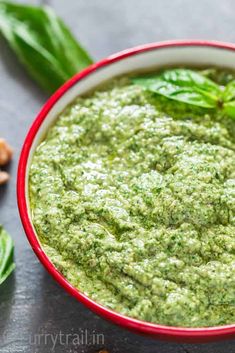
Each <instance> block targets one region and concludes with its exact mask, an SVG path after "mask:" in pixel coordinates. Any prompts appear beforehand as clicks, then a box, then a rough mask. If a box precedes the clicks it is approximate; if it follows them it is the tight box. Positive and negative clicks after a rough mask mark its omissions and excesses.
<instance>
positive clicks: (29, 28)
mask: <svg viewBox="0 0 235 353" xmlns="http://www.w3.org/2000/svg"><path fill="white" fill-rule="evenodd" d="M0 32H1V33H2V35H3V36H4V37H5V39H6V40H7V41H8V43H9V45H10V47H11V48H12V49H13V50H14V52H15V53H16V55H17V57H18V58H19V60H20V61H21V63H22V64H23V65H24V66H25V67H26V69H27V70H28V72H29V73H30V74H31V76H32V77H33V78H34V79H35V80H36V81H37V82H38V83H39V84H40V85H41V86H42V87H43V88H44V89H45V90H46V91H48V92H53V91H55V90H56V89H57V88H58V87H59V86H61V85H62V84H63V83H64V82H65V81H66V80H68V79H69V78H70V77H71V76H73V75H74V74H76V73H77V72H79V71H80V70H82V69H83V68H85V67H86V66H88V65H90V64H91V63H92V59H91V57H90V56H89V55H88V54H87V52H86V51H85V50H84V49H83V48H82V47H81V46H80V44H79V43H78V42H77V41H76V39H75V38H74V37H73V35H72V34H71V32H70V30H69V29H68V28H67V27H66V25H65V24H64V23H63V21H62V20H61V19H60V18H59V17H58V16H56V14H55V13H54V12H53V10H52V9H50V8H49V7H34V6H27V5H19V4H15V3H10V2H7V1H0Z"/></svg>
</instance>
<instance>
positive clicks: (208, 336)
mask: <svg viewBox="0 0 235 353" xmlns="http://www.w3.org/2000/svg"><path fill="white" fill-rule="evenodd" d="M167 47H214V48H217V49H225V50H229V51H235V44H232V43H226V42H218V41H206V40H171V41H164V42H154V43H149V44H145V45H140V46H136V47H133V48H130V49H126V50H123V51H121V52H118V53H116V54H113V55H110V56H108V57H107V58H105V59H103V60H101V61H99V62H97V63H95V64H92V65H90V66H89V67H87V68H86V69H84V70H82V71H81V72H79V73H78V74H76V75H75V76H73V77H72V78H71V79H70V80H69V81H67V82H66V83H65V84H64V85H63V86H61V87H60V88H59V89H58V90H57V91H56V92H55V93H54V94H53V95H52V96H51V97H50V98H49V99H48V101H47V102H46V103H45V104H44V106H43V108H42V109H41V111H40V112H39V114H38V115H37V117H36V119H35V120H34V121H33V123H32V125H31V127H30V129H29V131H28V133H27V136H26V138H25V141H24V144H23V147H22V150H21V154H20V159H19V164H18V174H17V202H18V209H19V214H20V218H21V221H22V224H23V227H24V230H25V233H26V236H27V238H28V241H29V243H30V245H31V247H32V249H33V250H34V252H35V254H36V256H37V257H38V259H39V260H40V262H41V263H42V264H43V265H44V267H45V268H46V269H47V271H48V272H49V273H50V274H51V275H52V277H53V278H54V279H55V280H56V281H57V282H58V283H59V284H60V285H61V286H62V287H63V288H64V289H65V290H66V291H67V292H68V293H70V294H71V295H72V296H73V297H75V298H76V299H77V300H78V301H80V302H81V303H83V304H84V305H85V306H87V307H88V308H89V309H91V310H92V311H93V312H95V313H96V314H99V315H100V316H102V317H104V318H106V319H108V320H110V321H112V322H113V323H116V324H118V325H120V326H122V327H124V328H127V329H130V330H133V331H136V332H138V333H142V334H147V335H151V336H154V337H157V338H160V339H165V340H174V341H180V342H182V341H184V342H203V341H211V340H216V339H225V338H228V337H232V336H234V335H235V324H231V325H223V326H215V327H199V328H188V327H175V326H166V325H160V324H155V323H151V322H146V321H141V320H137V319H134V318H131V317H128V316H124V315H122V314H120V313H118V312H115V311H113V310H110V309H108V308H106V307H105V306H103V305H100V304H98V303H96V302H95V301H93V300H92V299H90V298H89V297H88V296H86V295H85V294H83V293H82V292H80V291H79V290H78V289H76V288H75V287H73V286H72V285H71V284H70V283H69V281H67V280H66V278H65V277H64V276H63V275H62V274H61V273H60V272H59V271H58V270H57V269H56V267H55V266H54V265H53V264H52V262H51V261H50V259H49V257H48V256H47V255H46V254H45V252H44V251H43V249H42V247H41V245H40V243H39V241H38V239H37V235H36V232H35V231H34V229H33V227H32V225H31V221H30V216H29V212H28V210H27V196H26V178H27V165H28V158H29V155H30V150H31V147H32V144H33V141H34V138H35V137H36V135H37V132H38V130H39V128H40V126H41V124H42V122H43V121H44V119H46V117H47V115H48V113H49V111H50V110H51V109H52V107H53V106H54V105H55V104H56V103H57V101H58V100H59V99H60V98H61V97H62V96H63V95H64V94H65V93H66V92H67V91H68V90H69V89H70V88H71V87H73V86H74V85H75V84H76V83H77V82H78V81H80V80H82V79H84V78H86V77H87V76H88V75H90V74H92V73H93V72H95V71H96V70H98V69H99V68H102V67H105V66H107V65H110V64H112V63H114V62H116V61H119V60H123V59H125V58H127V57H130V56H133V55H136V54H140V53H143V52H146V51H151V50H157V49H160V48H167Z"/></svg>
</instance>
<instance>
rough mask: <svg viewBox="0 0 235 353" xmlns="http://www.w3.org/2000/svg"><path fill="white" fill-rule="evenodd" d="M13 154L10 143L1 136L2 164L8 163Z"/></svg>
mask: <svg viewBox="0 0 235 353" xmlns="http://www.w3.org/2000/svg"><path fill="white" fill-rule="evenodd" d="M12 155H13V149H12V148H11V146H9V145H8V143H7V142H6V141H5V140H4V139H2V138H0V166H1V165H5V164H7V163H8V162H9V161H10V160H11V158H12Z"/></svg>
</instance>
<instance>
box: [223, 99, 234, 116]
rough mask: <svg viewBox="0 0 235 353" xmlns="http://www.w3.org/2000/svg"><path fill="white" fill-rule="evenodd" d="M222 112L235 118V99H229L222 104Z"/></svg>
mask: <svg viewBox="0 0 235 353" xmlns="http://www.w3.org/2000/svg"><path fill="white" fill-rule="evenodd" d="M223 112H224V113H225V114H227V115H228V116H230V117H231V118H233V119H235V101H231V102H228V103H224V104H223Z"/></svg>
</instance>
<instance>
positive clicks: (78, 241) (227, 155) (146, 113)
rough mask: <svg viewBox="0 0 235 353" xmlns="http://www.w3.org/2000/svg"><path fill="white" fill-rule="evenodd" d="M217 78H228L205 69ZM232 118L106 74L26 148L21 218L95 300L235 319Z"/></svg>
mask: <svg viewBox="0 0 235 353" xmlns="http://www.w3.org/2000/svg"><path fill="white" fill-rule="evenodd" d="M205 74H207V75H208V76H210V77H211V78H213V79H215V80H217V81H219V83H221V84H223V82H224V81H225V80H230V79H231V78H232V76H231V75H232V74H230V73H227V72H217V71H216V70H207V72H205ZM234 133H235V121H234V120H232V119H229V118H228V117H226V116H222V115H219V114H217V113H216V112H214V111H213V110H205V109H204V110H202V109H200V108H195V107H194V108H190V107H188V106H185V105H184V104H181V103H177V102H172V101H168V100H167V99H164V98H160V97H158V96H156V95H154V94H153V93H149V92H147V91H145V90H143V89H142V88H140V87H138V86H135V85H133V84H131V82H130V80H129V79H128V78H122V79H119V80H116V81H114V82H112V83H110V84H109V85H107V86H106V87H104V88H103V89H102V90H98V91H97V92H95V93H93V94H91V95H90V96H88V97H85V98H78V99H77V100H76V101H75V102H74V103H73V104H72V105H71V106H69V107H68V108H66V110H65V111H64V112H63V113H62V114H61V115H60V116H59V118H58V119H57V121H56V124H55V125H54V126H53V127H52V128H51V129H50V130H49V131H48V134H47V136H46V138H45V140H44V141H43V142H42V143H41V144H40V145H39V146H38V148H37V150H36V153H35V155H34V158H33V162H32V166H31V170H30V201H31V210H32V219H33V223H34V225H35V228H36V230H37V233H38V236H39V238H40V241H41V243H42V245H43V247H44V249H45V251H46V253H47V254H48V255H49V257H50V258H51V260H52V261H53V263H54V264H55V265H56V266H57V268H58V269H59V270H60V271H61V272H62V273H63V274H64V275H65V277H66V278H67V279H68V280H69V281H70V282H71V283H72V284H73V285H74V286H76V287H77V288H79V289H80V290H81V291H83V292H84V293H86V294H87V295H88V296H90V297H91V298H92V299H94V300H96V301H97V302H99V303H101V304H103V305H105V306H106V307H109V308H111V309H114V310H116V311H118V312H121V313H123V314H125V315H129V316H132V317H135V318H138V319H142V320H146V321H151V322H155V323H161V324H167V325H176V326H190V327H197V326H214V325H222V324H227V323H234V322H235V237H234V234H235V232H234V230H235V218H234V215H235V204H234V201H235V155H234V150H235V135H234Z"/></svg>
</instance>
